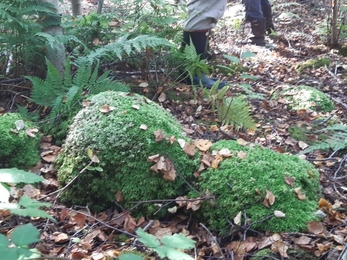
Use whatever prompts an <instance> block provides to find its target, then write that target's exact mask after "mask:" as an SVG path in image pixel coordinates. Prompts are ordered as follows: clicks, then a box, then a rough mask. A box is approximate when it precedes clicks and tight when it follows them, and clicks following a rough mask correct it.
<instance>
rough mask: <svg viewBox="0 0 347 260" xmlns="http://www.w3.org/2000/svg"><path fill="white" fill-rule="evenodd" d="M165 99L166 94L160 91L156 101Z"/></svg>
mask: <svg viewBox="0 0 347 260" xmlns="http://www.w3.org/2000/svg"><path fill="white" fill-rule="evenodd" d="M165 100H166V94H165V93H164V92H161V93H160V95H159V97H158V101H159V102H160V103H162V102H164V101H165Z"/></svg>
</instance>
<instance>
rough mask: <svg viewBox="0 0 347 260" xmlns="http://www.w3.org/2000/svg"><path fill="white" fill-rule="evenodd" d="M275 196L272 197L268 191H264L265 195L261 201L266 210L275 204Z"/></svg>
mask: <svg viewBox="0 0 347 260" xmlns="http://www.w3.org/2000/svg"><path fill="white" fill-rule="evenodd" d="M275 199H276V197H275V195H273V193H272V192H271V191H269V190H266V195H265V198H264V201H263V205H264V206H265V207H267V208H270V206H272V205H273V204H274V203H275Z"/></svg>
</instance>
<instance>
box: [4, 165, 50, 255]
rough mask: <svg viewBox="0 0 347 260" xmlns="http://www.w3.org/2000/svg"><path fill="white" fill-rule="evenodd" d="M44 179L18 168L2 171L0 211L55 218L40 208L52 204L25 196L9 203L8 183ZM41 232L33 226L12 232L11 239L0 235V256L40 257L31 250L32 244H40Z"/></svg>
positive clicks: (20, 227)
mask: <svg viewBox="0 0 347 260" xmlns="http://www.w3.org/2000/svg"><path fill="white" fill-rule="evenodd" d="M42 180H43V178H42V177H40V176H38V175H36V174H33V173H30V172H27V171H23V170H19V169H17V168H10V169H0V202H1V203H0V209H2V210H9V211H10V212H11V213H12V214H16V215H18V216H24V217H26V216H27V217H42V218H49V219H51V220H53V221H54V218H53V217H52V216H50V215H49V214H47V213H46V212H45V211H43V210H41V209H39V208H40V207H49V206H50V203H44V202H39V201H37V200H33V199H30V198H29V197H28V196H26V195H23V196H22V197H21V198H20V200H19V202H18V203H9V198H10V192H9V186H8V185H7V183H11V184H15V183H36V182H40V181H42ZM39 236H40V232H39V231H38V229H37V228H36V227H34V226H33V225H32V224H30V223H29V224H25V225H21V226H19V227H17V228H15V229H14V230H13V232H11V235H10V238H7V237H6V236H5V235H3V234H0V255H1V257H2V258H3V259H6V260H19V259H29V258H36V257H40V253H39V252H38V250H36V249H29V248H28V246H29V245H30V244H32V243H36V242H39V241H40V239H39Z"/></svg>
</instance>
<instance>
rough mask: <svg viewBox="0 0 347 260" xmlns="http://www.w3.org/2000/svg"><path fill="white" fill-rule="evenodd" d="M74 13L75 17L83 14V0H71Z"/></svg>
mask: <svg viewBox="0 0 347 260" xmlns="http://www.w3.org/2000/svg"><path fill="white" fill-rule="evenodd" d="M71 7H72V15H73V16H74V17H76V16H78V15H81V14H82V12H81V0H71Z"/></svg>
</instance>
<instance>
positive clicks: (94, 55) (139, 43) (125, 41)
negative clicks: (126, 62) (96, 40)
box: [76, 34, 173, 65]
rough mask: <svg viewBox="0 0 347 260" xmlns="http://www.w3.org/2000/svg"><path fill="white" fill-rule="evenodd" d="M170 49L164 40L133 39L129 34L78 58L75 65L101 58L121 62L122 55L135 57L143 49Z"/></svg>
mask: <svg viewBox="0 0 347 260" xmlns="http://www.w3.org/2000/svg"><path fill="white" fill-rule="evenodd" d="M163 46H167V47H172V46H173V44H172V43H170V42H169V41H168V40H166V39H164V38H158V37H156V36H151V35H139V36H137V37H135V38H132V39H131V38H130V35H129V34H126V35H124V36H122V37H120V38H119V39H118V40H117V41H116V42H113V43H110V44H108V45H106V46H102V47H99V48H97V49H96V50H93V51H91V52H90V53H89V54H88V55H86V56H85V57H79V58H78V59H77V60H76V64H77V65H79V64H93V63H94V62H95V61H99V60H100V59H102V58H106V59H110V60H114V57H116V58H117V59H119V60H122V59H123V57H124V55H127V56H130V55H135V54H136V53H139V52H141V51H143V50H145V49H148V48H152V49H156V48H159V47H163Z"/></svg>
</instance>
